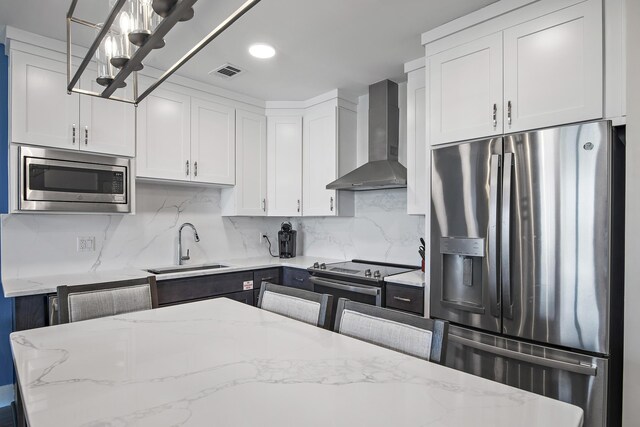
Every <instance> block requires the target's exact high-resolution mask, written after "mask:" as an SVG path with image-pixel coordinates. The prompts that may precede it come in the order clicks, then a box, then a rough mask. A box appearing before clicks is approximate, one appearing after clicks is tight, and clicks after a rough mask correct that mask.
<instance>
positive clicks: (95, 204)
mask: <svg viewBox="0 0 640 427" xmlns="http://www.w3.org/2000/svg"><path fill="white" fill-rule="evenodd" d="M18 153H19V154H18V173H19V178H18V184H19V189H18V191H19V196H18V210H20V211H48V212H94V213H97V212H100V213H129V212H131V193H132V191H131V180H132V176H131V175H132V170H131V160H130V159H126V158H118V157H109V156H101V155H97V154H87V153H80V152H72V151H62V150H54V149H49V148H33V147H25V146H21V147H19V150H18Z"/></svg>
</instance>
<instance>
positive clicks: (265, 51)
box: [249, 43, 276, 59]
mask: <svg viewBox="0 0 640 427" xmlns="http://www.w3.org/2000/svg"><path fill="white" fill-rule="evenodd" d="M249 53H250V54H251V55H252V56H255V57H256V58H260V59H267V58H271V57H273V55H275V54H276V50H275V49H274V48H273V46H271V45H268V44H264V43H256V44H252V45H251V46H249Z"/></svg>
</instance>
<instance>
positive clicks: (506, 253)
mask: <svg viewBox="0 0 640 427" xmlns="http://www.w3.org/2000/svg"><path fill="white" fill-rule="evenodd" d="M512 166H513V153H505V154H504V159H503V162H502V214H501V227H500V236H501V240H502V241H501V244H500V278H501V280H502V314H503V315H504V316H505V317H507V318H508V319H513V300H512V299H511V271H510V254H511V251H510V246H509V244H510V241H511V171H512Z"/></svg>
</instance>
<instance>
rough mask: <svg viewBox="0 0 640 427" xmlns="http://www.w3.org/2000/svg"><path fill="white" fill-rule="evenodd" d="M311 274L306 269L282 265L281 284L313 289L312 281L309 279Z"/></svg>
mask: <svg viewBox="0 0 640 427" xmlns="http://www.w3.org/2000/svg"><path fill="white" fill-rule="evenodd" d="M310 276H311V275H310V274H309V272H308V271H307V270H304V269H300V268H291V267H283V271H282V284H283V285H284V286H290V287H292V288H298V289H304V290H307V291H313V283H311V280H309V277H310Z"/></svg>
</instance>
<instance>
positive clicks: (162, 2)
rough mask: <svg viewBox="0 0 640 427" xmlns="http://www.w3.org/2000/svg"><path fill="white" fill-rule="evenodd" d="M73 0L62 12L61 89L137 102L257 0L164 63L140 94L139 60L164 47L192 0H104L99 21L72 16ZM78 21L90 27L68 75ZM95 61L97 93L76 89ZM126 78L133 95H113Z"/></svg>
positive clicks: (249, 0) (188, 16) (187, 16)
mask: <svg viewBox="0 0 640 427" xmlns="http://www.w3.org/2000/svg"><path fill="white" fill-rule="evenodd" d="M78 1H79V0H71V6H70V7H69V12H68V13H67V91H68V92H69V93H71V92H75V93H80V94H83V95H91V96H97V97H101V98H106V99H113V100H116V101H122V102H127V103H130V104H135V105H138V103H140V102H141V101H142V100H143V99H145V98H146V97H147V96H149V94H150V93H151V92H153V91H154V90H155V89H156V88H157V87H158V86H160V85H161V84H162V83H163V82H164V81H165V80H167V79H168V78H169V77H170V76H171V75H172V74H173V73H175V72H176V71H177V70H178V69H179V68H180V67H182V66H183V65H184V64H185V63H186V62H187V61H189V60H190V59H191V58H193V57H194V56H195V55H196V54H197V53H198V52H200V51H201V50H202V49H203V48H204V47H205V46H207V45H208V44H209V43H211V41H213V40H214V39H215V38H216V37H218V36H219V35H220V34H222V33H223V32H224V31H225V30H226V29H227V28H229V27H230V26H231V25H232V24H233V23H234V22H236V21H237V20H238V19H240V17H241V16H242V15H244V14H245V13H247V12H248V11H249V10H250V9H251V8H252V7H253V6H255V5H256V4H258V3H259V2H260V0H247V1H246V2H245V3H244V4H242V5H241V6H240V7H239V8H238V9H236V11H235V12H233V13H232V14H231V15H230V16H229V17H228V18H227V19H225V20H224V21H222V22H221V23H220V24H219V25H218V26H217V27H215V28H214V29H213V30H212V31H211V32H210V33H209V34H207V35H206V36H205V37H204V38H203V39H202V40H200V41H199V42H198V43H197V44H196V45H195V46H194V47H192V48H191V49H190V50H189V51H188V52H187V53H185V54H184V55H183V56H182V58H180V59H179V60H178V61H177V62H176V63H175V64H173V65H172V66H171V67H169V69H168V70H166V71H165V72H164V73H162V75H161V76H160V78H158V79H157V80H156V81H155V82H154V83H152V84H151V86H149V87H148V88H147V89H146V90H145V91H144V92H142V93H141V94H138V77H137V72H138V71H140V70H142V68H143V67H144V65H143V63H142V61H143V60H144V58H146V56H147V55H148V54H149V53H150V52H151V51H152V50H154V49H162V48H163V47H164V46H165V41H164V37H165V36H166V35H167V34H168V33H169V31H171V29H172V28H173V27H174V26H175V25H176V24H178V23H179V22H184V21H188V20H189V19H191V18H193V16H194V15H195V12H194V10H193V5H194V4H195V3H196V1H197V0H110V1H109V4H110V7H111V11H110V12H109V15H108V16H107V18H106V19H105V21H104V22H103V23H92V22H89V21H86V20H84V19H80V18H78V17H75V16H74V12H75V10H76V6H77V4H78ZM72 23H75V24H80V25H84V26H87V27H90V28H93V29H94V30H95V31H96V37H95V39H94V40H93V42H92V43H91V46H89V48H88V50H87V53H86V55H85V56H84V58H83V59H82V62H80V66H79V67H78V69H77V70H76V72H75V74H72V64H71V60H72V55H71V46H72V44H71V24H72ZM94 59H95V61H96V63H97V76H96V77H95V81H96V82H97V83H98V84H99V85H101V86H104V89H103V90H102V92H94V91H90V90H86V89H80V88H79V87H76V86H77V84H78V82H79V81H80V77H81V76H82V75H83V73H85V72H86V71H87V67H88V66H89V64H90V63H91V61H92V60H94ZM131 74H133V76H132V80H133V98H132V99H127V98H121V97H118V96H114V93H115V91H116V90H117V89H120V88H123V87H125V86H126V85H127V78H129V76H131Z"/></svg>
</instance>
